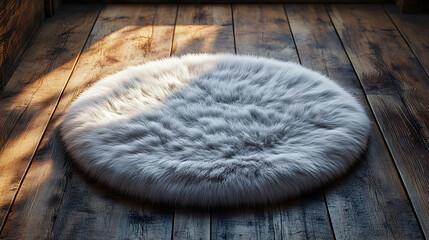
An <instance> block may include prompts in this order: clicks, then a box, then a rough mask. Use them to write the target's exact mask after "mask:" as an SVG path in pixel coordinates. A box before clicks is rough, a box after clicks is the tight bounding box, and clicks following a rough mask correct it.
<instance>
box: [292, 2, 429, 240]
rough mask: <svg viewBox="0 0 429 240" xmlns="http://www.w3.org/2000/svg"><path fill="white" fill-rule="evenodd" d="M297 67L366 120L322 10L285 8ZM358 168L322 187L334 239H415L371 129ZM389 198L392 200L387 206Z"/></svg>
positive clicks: (402, 197) (358, 93) (392, 171)
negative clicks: (325, 80)
mask: <svg viewBox="0 0 429 240" xmlns="http://www.w3.org/2000/svg"><path fill="white" fill-rule="evenodd" d="M286 9H287V14H288V17H289V21H290V25H291V29H292V32H293V34H294V38H295V42H296V45H297V49H298V52H299V55H300V58H301V61H302V64H303V65H304V66H306V67H309V68H311V69H315V70H319V71H320V72H322V73H324V74H328V75H329V76H330V77H331V78H333V79H334V80H335V81H336V82H337V83H339V84H340V85H341V86H342V87H344V88H345V89H346V90H347V91H349V92H350V93H353V94H355V95H356V96H358V98H359V100H360V101H361V103H362V104H363V106H366V108H367V112H368V115H369V116H370V117H372V114H371V111H370V108H369V107H368V104H367V101H366V98H365V95H364V93H363V89H362V88H361V86H360V83H359V80H358V78H357V76H356V74H355V72H354V70H353V67H352V65H351V63H350V61H349V60H348V58H347V55H346V53H345V51H344V49H343V47H342V45H341V41H340V39H339V38H338V36H337V34H336V32H335V29H334V27H333V26H332V23H331V21H330V18H329V16H328V14H327V12H326V9H325V6H323V5H286ZM372 125H373V126H372V127H373V129H375V132H374V133H373V134H372V136H371V140H370V142H369V144H368V152H367V154H366V155H364V156H362V158H361V159H360V162H361V164H359V165H358V166H356V167H355V168H354V169H352V171H351V174H350V175H349V176H346V177H343V178H342V179H340V180H339V181H337V184H334V185H332V186H331V187H328V189H329V191H326V193H325V195H326V200H327V205H328V209H329V213H330V216H331V220H332V224H333V230H334V233H335V236H336V237H337V238H338V239H344V238H347V239H363V238H371V237H373V236H376V237H377V238H388V239H407V238H412V239H420V238H422V237H423V236H422V235H421V232H420V229H419V226H418V222H417V220H416V219H415V216H414V214H413V210H412V208H411V207H410V206H409V204H408V198H407V195H406V193H405V192H404V189H403V188H402V185H401V182H400V179H399V177H398V175H397V173H396V170H395V167H394V165H393V163H392V160H391V159H390V157H389V153H388V151H387V149H386V146H385V145H384V144H383V138H382V135H381V134H380V133H379V132H378V131H377V130H376V129H377V126H376V122H375V120H374V119H372ZM389 197H391V198H392V199H395V200H396V201H395V202H390V201H389ZM363 202H365V204H363Z"/></svg>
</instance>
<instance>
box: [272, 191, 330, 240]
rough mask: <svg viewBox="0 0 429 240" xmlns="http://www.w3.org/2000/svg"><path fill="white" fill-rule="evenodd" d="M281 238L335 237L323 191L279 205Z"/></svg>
mask: <svg viewBox="0 0 429 240" xmlns="http://www.w3.org/2000/svg"><path fill="white" fill-rule="evenodd" d="M278 208H280V214H281V215H280V217H281V236H282V239H335V237H334V235H333V233H332V231H331V224H330V221H329V217H328V211H327V209H326V206H325V199H324V197H323V192H321V191H315V192H314V193H313V194H312V195H304V196H301V197H300V198H297V199H295V200H293V201H289V202H286V203H285V204H283V205H282V206H280V207H276V208H274V210H275V211H276V210H277V209H278Z"/></svg>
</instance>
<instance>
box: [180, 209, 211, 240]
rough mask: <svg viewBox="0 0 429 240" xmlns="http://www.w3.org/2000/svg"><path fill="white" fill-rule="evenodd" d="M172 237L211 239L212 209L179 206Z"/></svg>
mask: <svg viewBox="0 0 429 240" xmlns="http://www.w3.org/2000/svg"><path fill="white" fill-rule="evenodd" d="M172 239H201V240H203V239H210V211H206V210H191V209H181V208H177V209H176V210H175V212H174V226H173V238H172Z"/></svg>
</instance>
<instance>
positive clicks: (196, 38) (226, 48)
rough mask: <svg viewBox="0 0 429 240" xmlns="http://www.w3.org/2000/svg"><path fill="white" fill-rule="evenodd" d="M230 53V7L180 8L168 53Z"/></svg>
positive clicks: (231, 31)
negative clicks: (171, 45) (171, 46)
mask: <svg viewBox="0 0 429 240" xmlns="http://www.w3.org/2000/svg"><path fill="white" fill-rule="evenodd" d="M234 51H235V50H234V38H233V29H232V16H231V6H230V5H180V7H179V10H178V13H177V22H176V29H175V32H174V42H173V48H172V53H173V54H174V55H181V54H186V53H200V52H207V53H215V52H230V53H233V52H234Z"/></svg>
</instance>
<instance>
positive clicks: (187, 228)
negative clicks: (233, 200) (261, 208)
mask: <svg viewBox="0 0 429 240" xmlns="http://www.w3.org/2000/svg"><path fill="white" fill-rule="evenodd" d="M201 52H206V53H216V52H231V53H234V39H233V28H232V15H231V7H230V6H228V5H180V6H179V9H178V12H177V21H176V29H175V32H174V42H173V49H172V54H174V55H181V54H188V53H201ZM210 228H211V227H210V212H209V211H198V210H189V209H188V210H186V209H180V208H179V209H176V210H175V213H174V226H173V239H210Z"/></svg>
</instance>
